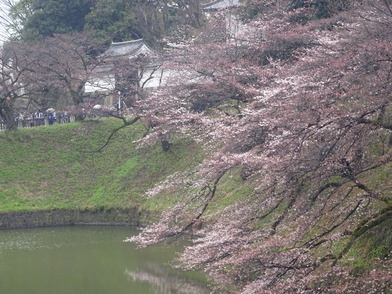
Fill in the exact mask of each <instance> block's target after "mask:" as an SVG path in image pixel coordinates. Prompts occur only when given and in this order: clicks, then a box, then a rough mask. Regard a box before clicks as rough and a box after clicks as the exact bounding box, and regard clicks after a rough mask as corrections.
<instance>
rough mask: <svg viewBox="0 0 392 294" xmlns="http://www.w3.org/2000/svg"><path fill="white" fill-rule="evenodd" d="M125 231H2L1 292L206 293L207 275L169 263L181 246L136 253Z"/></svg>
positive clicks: (81, 229) (65, 228)
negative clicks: (174, 268)
mask: <svg viewBox="0 0 392 294" xmlns="http://www.w3.org/2000/svg"><path fill="white" fill-rule="evenodd" d="M134 234H136V232H135V231H132V230H130V229H128V228H124V227H89V226H85V227H59V228H40V229H27V230H9V231H8V230H6V231H0V293H1V294H93V293H94V294H104V293H105V294H123V293H124V294H125V293H127V294H129V293H135V294H150V293H151V294H175V293H184V294H185V293H186V294H203V293H208V292H209V291H208V289H207V287H206V281H205V280H204V278H203V276H202V275H200V274H195V273H183V272H180V271H176V270H173V269H172V268H170V266H168V265H167V263H168V261H170V260H171V259H172V258H173V257H174V256H175V251H176V250H178V248H173V247H172V248H166V247H163V246H161V247H153V248H146V249H137V250H136V249H135V247H134V246H133V245H132V244H130V243H124V242H122V240H124V239H126V238H127V237H129V236H131V235H134Z"/></svg>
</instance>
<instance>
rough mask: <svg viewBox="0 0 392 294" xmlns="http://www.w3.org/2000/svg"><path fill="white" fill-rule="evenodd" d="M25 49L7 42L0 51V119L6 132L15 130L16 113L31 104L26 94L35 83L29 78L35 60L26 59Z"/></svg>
mask: <svg viewBox="0 0 392 294" xmlns="http://www.w3.org/2000/svg"><path fill="white" fill-rule="evenodd" d="M25 49H26V48H25V47H24V44H21V43H19V42H7V43H5V44H4V45H3V47H2V49H1V51H0V118H1V119H2V121H3V122H4V123H5V125H6V129H7V130H15V129H16V128H17V123H16V117H17V114H18V112H20V111H26V109H27V107H28V105H29V104H30V103H31V102H32V100H31V99H30V96H29V95H28V92H29V89H32V85H33V84H34V83H35V81H34V80H33V79H30V77H31V76H32V74H33V73H34V68H35V64H36V60H34V59H30V58H28V57H27V55H25V54H24V53H25V52H26V51H25ZM30 91H31V90H30Z"/></svg>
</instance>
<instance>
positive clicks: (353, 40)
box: [130, 0, 392, 293]
mask: <svg viewBox="0 0 392 294" xmlns="http://www.w3.org/2000/svg"><path fill="white" fill-rule="evenodd" d="M253 2H254V4H260V3H262V4H263V5H266V4H267V2H265V1H253ZM269 4H270V5H271V7H274V9H273V11H274V12H273V14H272V15H271V14H268V15H266V16H264V15H263V14H260V15H258V16H257V18H255V19H254V20H253V21H250V22H249V23H248V25H249V27H252V32H254V33H252V34H251V35H250V34H249V35H248V40H247V41H245V40H246V37H247V36H243V38H241V42H221V43H220V42H215V43H208V44H203V43H201V44H197V43H195V44H190V45H188V46H186V47H185V48H186V49H182V50H181V52H182V53H179V52H178V51H177V52H176V53H175V55H174V56H175V57H173V58H172V59H171V60H172V61H173V64H172V65H171V68H172V69H175V70H176V71H178V72H180V73H181V75H180V76H181V77H182V79H180V78H179V76H177V79H176V80H177V83H173V84H172V86H171V87H167V88H164V89H160V90H159V91H156V92H155V93H154V94H153V95H152V96H151V97H150V99H152V100H149V99H147V100H145V102H144V103H145V104H144V105H142V107H145V108H144V109H149V107H150V106H151V105H152V104H151V103H152V101H155V103H163V105H165V106H164V107H163V111H162V112H159V113H157V111H155V112H154V110H153V108H150V112H149V114H148V115H149V116H150V118H151V120H155V121H156V124H154V129H153V130H152V132H151V134H150V135H149V136H147V137H146V138H145V140H150V139H151V138H159V136H160V135H162V134H166V133H167V132H168V131H170V130H171V131H176V132H177V133H178V134H182V135H190V136H191V137H192V138H195V139H196V140H198V141H199V142H200V143H201V144H204V146H205V148H206V150H208V156H207V158H206V160H205V161H204V162H203V163H202V164H201V165H200V166H198V167H196V168H195V169H196V170H197V171H198V174H199V176H194V172H195V170H192V171H191V172H190V173H191V174H192V175H193V176H192V177H190V175H184V176H182V177H181V176H180V175H175V176H173V177H170V178H168V179H167V180H166V181H165V182H163V183H162V184H161V185H160V186H157V187H156V188H155V189H153V190H151V191H149V192H148V193H147V195H150V196H151V195H154V194H159V192H160V191H162V190H164V189H169V188H170V187H177V189H179V188H178V187H187V189H188V190H190V191H199V192H197V193H184V195H189V197H185V196H184V198H183V199H182V200H181V201H180V203H179V204H178V205H176V206H174V207H173V208H172V209H171V210H169V211H167V212H165V213H164V214H163V215H162V218H161V220H160V221H159V222H157V223H156V224H153V225H151V226H149V227H147V228H145V229H144V230H143V232H142V233H141V234H140V235H139V236H137V237H133V238H131V239H130V241H134V242H138V243H139V244H140V245H142V246H143V245H149V244H153V243H156V242H159V241H161V240H164V239H166V238H170V237H175V236H178V235H181V234H183V233H184V232H190V231H193V230H197V234H198V235H200V236H201V237H199V238H196V239H195V243H194V244H193V245H192V246H189V247H187V248H186V249H185V251H184V253H183V255H182V256H181V258H180V259H181V261H182V262H183V264H184V267H185V268H197V267H202V268H204V269H206V270H207V271H208V272H209V273H210V274H211V275H212V276H213V277H214V278H215V279H216V280H217V281H219V282H220V284H221V285H224V286H227V288H225V291H229V290H230V289H231V290H237V291H239V292H243V293H329V292H331V293H332V292H333V293H345V292H344V291H346V290H347V289H350V291H354V292H353V293H361V291H365V292H368V293H376V292H375V291H383V289H384V290H385V291H386V290H388V289H390V286H391V285H390V283H389V284H388V283H387V282H386V281H388V280H390V278H391V274H390V270H388V263H389V262H390V257H391V256H390V247H388V246H390V244H389V245H386V248H389V249H385V252H384V253H383V254H384V255H383V256H384V259H380V260H379V261H377V266H375V267H374V271H372V275H371V276H372V277H378V278H377V280H373V279H365V280H360V279H355V278H354V277H350V274H349V272H348V271H349V267H346V265H347V259H345V258H347V256H348V255H349V253H350V250H353V247H355V246H356V245H357V244H360V242H361V240H362V239H363V238H365V237H366V236H368V235H370V234H372V233H374V231H375V230H377V229H381V228H383V226H385V225H386V224H387V223H390V221H391V216H392V208H391V206H390V201H391V199H390V187H389V186H388V183H387V182H382V183H380V182H379V181H375V180H372V177H377V175H379V174H380V173H383V172H387V171H389V170H390V162H391V158H392V157H391V156H392V153H391V151H392V150H391V143H390V138H391V130H392V127H391V126H392V124H391V116H390V111H391V105H390V104H391V102H392V97H391V57H390V56H391V52H392V47H391V45H390V44H391V42H390V41H391V40H390V36H391V34H390V33H391V23H392V18H391V17H392V14H391V13H390V11H391V10H390V3H389V1H386V0H380V1H372V2H366V3H365V2H364V3H351V5H352V6H351V8H350V10H349V11H345V10H346V8H345V9H341V10H342V11H341V12H340V13H338V10H337V12H336V14H335V15H334V16H332V17H330V18H325V19H321V20H314V21H309V22H307V23H299V22H296V21H293V20H295V19H297V18H296V16H298V15H302V14H304V13H306V9H307V8H306V7H305V8H304V7H299V8H298V9H294V10H293V9H288V7H290V3H289V1H287V2H285V1H271V3H269ZM277 4H279V5H278V6H277ZM274 5H275V6H274ZM339 11H340V10H339ZM182 54H183V55H182ZM163 101H165V102H163ZM165 103H167V104H165ZM166 105H167V106H166ZM166 107H167V108H166ZM145 113H146V114H147V112H145ZM236 171H237V172H238V171H239V174H240V176H241V177H242V180H243V181H244V185H249V186H251V187H253V192H252V193H250V194H249V196H248V197H247V198H246V199H244V200H241V201H238V202H236V203H235V204H234V205H232V206H229V207H227V208H226V209H224V210H223V211H221V212H219V213H213V214H212V213H209V206H210V205H211V203H213V202H214V201H215V199H216V198H217V195H219V193H220V190H219V187H220V183H221V181H222V179H224V177H225V176H227V175H228V174H229V173H232V172H236ZM191 179H193V180H191ZM197 187H198V189H197ZM220 197H224V195H221V196H220ZM389 233H390V231H389ZM345 262H346V263H345ZM375 289H377V290H375ZM380 289H381V290H380ZM328 291H329V292H328Z"/></svg>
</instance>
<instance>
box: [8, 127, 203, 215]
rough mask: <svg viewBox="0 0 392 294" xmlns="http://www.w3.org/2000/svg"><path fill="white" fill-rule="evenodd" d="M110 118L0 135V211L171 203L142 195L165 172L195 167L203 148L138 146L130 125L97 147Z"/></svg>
mask: <svg viewBox="0 0 392 294" xmlns="http://www.w3.org/2000/svg"><path fill="white" fill-rule="evenodd" d="M119 125H120V121H118V120H114V119H105V120H90V121H85V122H83V123H72V124H66V125H59V126H50V127H38V128H33V129H20V130H18V131H15V132H11V133H8V134H6V133H4V132H3V133H0V154H1V156H0V166H1V168H0V211H21V210H46V209H92V210H94V209H110V208H122V209H124V208H128V207H135V206H136V207H140V208H146V209H149V210H160V209H162V208H165V207H167V206H169V205H171V204H172V202H173V201H174V200H172V199H170V198H169V197H168V198H160V199H159V201H157V200H148V199H145V198H143V197H142V195H143V194H144V192H145V191H147V190H148V189H150V188H152V187H154V186H155V185H156V184H157V183H159V182H160V181H162V180H163V179H164V178H165V177H166V176H168V175H170V174H172V173H174V172H181V171H184V170H186V169H187V168H189V167H190V166H194V165H195V164H197V163H198V162H200V161H201V160H202V158H203V153H202V151H201V149H200V148H198V146H197V145H196V144H195V143H194V142H191V141H187V140H178V141H176V142H174V144H173V145H172V146H171V150H170V151H169V152H163V151H162V149H161V146H160V144H157V145H154V146H147V147H144V148H137V144H135V143H132V142H133V141H135V140H137V139H138V138H140V136H141V134H142V133H143V129H142V127H141V126H138V125H135V126H131V127H128V128H125V129H122V130H120V131H119V132H117V133H116V135H115V136H114V137H113V139H112V140H111V141H110V143H109V144H108V146H106V147H105V148H104V149H103V150H102V151H101V152H98V153H94V152H91V151H93V150H96V149H99V148H100V147H101V146H103V145H104V143H105V142H106V140H107V138H108V136H109V135H110V133H111V131H112V130H114V129H115V128H116V127H118V126H119Z"/></svg>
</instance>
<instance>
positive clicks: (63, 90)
mask: <svg viewBox="0 0 392 294" xmlns="http://www.w3.org/2000/svg"><path fill="white" fill-rule="evenodd" d="M30 48H31V51H30V52H29V58H31V59H32V60H36V61H37V62H36V64H35V68H34V76H33V77H32V78H34V80H35V84H36V87H37V88H39V89H40V92H39V94H35V95H38V97H36V99H40V100H41V102H42V103H45V104H46V105H48V106H49V105H50V106H51V107H56V106H59V107H62V108H64V107H67V106H78V105H79V104H81V103H82V102H83V99H84V97H85V91H84V87H85V84H86V81H87V80H88V79H89V77H90V75H91V72H92V71H93V69H94V68H95V67H96V66H97V65H98V64H99V62H101V61H100V60H98V59H97V55H99V54H100V53H102V51H103V48H102V47H101V45H100V44H99V43H98V44H97V43H94V42H91V40H90V39H89V38H87V37H86V36H85V35H84V34H72V35H55V36H53V37H50V38H45V39H43V40H42V41H39V42H31V43H30Z"/></svg>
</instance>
